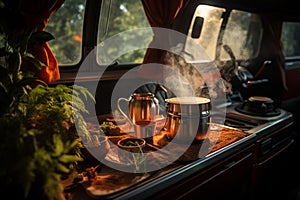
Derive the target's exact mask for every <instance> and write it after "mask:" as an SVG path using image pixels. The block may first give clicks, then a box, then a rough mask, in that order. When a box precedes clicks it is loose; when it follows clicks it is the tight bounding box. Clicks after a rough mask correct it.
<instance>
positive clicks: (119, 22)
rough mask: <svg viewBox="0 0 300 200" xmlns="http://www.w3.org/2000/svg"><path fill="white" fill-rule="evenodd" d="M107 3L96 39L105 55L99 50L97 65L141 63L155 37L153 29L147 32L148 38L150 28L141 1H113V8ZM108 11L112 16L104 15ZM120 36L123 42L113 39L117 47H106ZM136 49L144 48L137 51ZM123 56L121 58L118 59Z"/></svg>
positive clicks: (104, 5)
mask: <svg viewBox="0 0 300 200" xmlns="http://www.w3.org/2000/svg"><path fill="white" fill-rule="evenodd" d="M105 2H106V1H102V6H101V7H102V9H101V12H100V19H99V26H98V27H99V28H98V37H97V43H98V46H99V47H100V48H102V49H103V48H104V49H105V52H100V50H98V52H97V61H98V63H99V64H100V65H102V64H111V62H112V61H111V60H113V62H117V63H118V64H134V63H142V61H143V57H144V54H145V52H146V48H147V47H148V44H149V43H150V42H151V40H152V36H153V34H152V32H150V33H151V34H149V30H151V29H147V30H148V32H147V31H146V35H145V32H144V29H145V28H147V27H150V25H149V23H148V20H147V17H146V15H145V13H144V9H143V6H142V3H141V1H136V0H111V2H110V5H108V4H107V3H105ZM108 2H109V1H108ZM107 9H109V10H110V12H105V11H107ZM117 35H120V36H121V38H122V40H117V39H114V40H115V43H114V44H112V43H109V45H107V44H108V42H106V41H108V40H109V41H111V39H112V38H115V37H116V36H117ZM105 45H107V46H105ZM135 45H138V46H140V47H143V48H136V47H135ZM132 49H135V50H132ZM120 53H122V55H119V54H120ZM116 55H117V57H116ZM109 56H112V58H111V57H109ZM108 57H109V58H108Z"/></svg>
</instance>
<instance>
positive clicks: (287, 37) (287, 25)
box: [282, 22, 300, 59]
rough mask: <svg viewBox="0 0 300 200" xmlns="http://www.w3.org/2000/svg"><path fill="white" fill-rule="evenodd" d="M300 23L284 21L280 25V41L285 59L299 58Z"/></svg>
mask: <svg viewBox="0 0 300 200" xmlns="http://www.w3.org/2000/svg"><path fill="white" fill-rule="evenodd" d="M299 36H300V23H299V22H284V23H283V26H282V43H283V51H284V54H285V57H286V59H292V58H296V57H298V58H300V37H299Z"/></svg>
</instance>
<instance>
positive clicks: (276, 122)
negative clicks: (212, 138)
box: [225, 96, 293, 135]
mask: <svg viewBox="0 0 300 200" xmlns="http://www.w3.org/2000/svg"><path fill="white" fill-rule="evenodd" d="M292 123H293V115H292V114H291V113H290V112H288V111H286V110H283V109H281V108H278V107H276V106H275V105H274V103H273V100H272V99H270V98H268V97H261V96H253V97H250V98H249V99H247V100H246V101H240V102H238V101H233V102H231V103H230V104H229V105H228V106H227V107H226V119H225V125H227V126H230V127H233V128H238V129H241V130H244V131H248V132H251V133H255V134H257V135H261V134H267V133H270V132H272V131H276V130H279V129H280V128H282V127H285V126H289V125H291V124H292Z"/></svg>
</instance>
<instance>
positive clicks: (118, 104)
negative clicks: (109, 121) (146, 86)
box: [117, 97, 133, 125]
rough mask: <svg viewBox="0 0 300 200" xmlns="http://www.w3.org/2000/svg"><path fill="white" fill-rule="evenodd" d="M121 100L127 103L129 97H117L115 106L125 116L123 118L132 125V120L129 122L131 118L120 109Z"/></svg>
mask: <svg viewBox="0 0 300 200" xmlns="http://www.w3.org/2000/svg"><path fill="white" fill-rule="evenodd" d="M121 101H126V102H127V103H128V102H129V99H126V98H124V97H120V98H119V99H118V101H117V108H118V111H119V112H120V113H121V114H122V115H123V116H124V117H125V119H126V120H127V121H128V122H129V123H130V124H131V125H133V124H132V122H131V120H130V119H129V118H128V116H127V115H126V114H125V113H124V111H123V110H122V109H121V106H120V103H121Z"/></svg>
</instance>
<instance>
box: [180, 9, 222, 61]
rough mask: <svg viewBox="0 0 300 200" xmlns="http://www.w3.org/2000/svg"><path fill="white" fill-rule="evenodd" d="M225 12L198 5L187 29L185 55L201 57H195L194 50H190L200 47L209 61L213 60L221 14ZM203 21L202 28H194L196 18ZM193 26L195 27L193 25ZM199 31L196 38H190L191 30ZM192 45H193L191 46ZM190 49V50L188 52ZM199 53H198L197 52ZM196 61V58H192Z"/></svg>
mask: <svg viewBox="0 0 300 200" xmlns="http://www.w3.org/2000/svg"><path fill="white" fill-rule="evenodd" d="M223 12H225V9H224V8H218V7H213V6H207V5H199V6H198V7H197V8H196V10H195V13H194V16H193V19H192V23H191V25H190V28H189V32H188V36H189V37H187V43H186V47H185V51H186V52H187V53H190V54H191V53H192V52H193V54H194V56H196V57H198V58H199V57H200V58H201V57H203V56H201V55H200V56H197V54H196V55H195V53H196V52H195V49H194V48H192V47H193V46H195V45H200V46H201V47H202V48H203V49H204V50H205V51H206V54H207V56H208V57H209V58H210V60H213V59H214V58H215V53H216V46H217V40H218V36H219V31H220V29H221V24H222V14H223ZM199 17H200V19H203V22H202V24H201V25H202V27H196V26H197V24H195V23H196V18H198V19H199ZM194 24H195V25H194ZM195 29H201V31H199V32H200V34H199V36H198V37H195V36H192V33H193V30H195ZM192 43H193V44H192ZM189 49H190V50H189ZM199 53H200V52H199ZM194 59H197V58H194Z"/></svg>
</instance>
